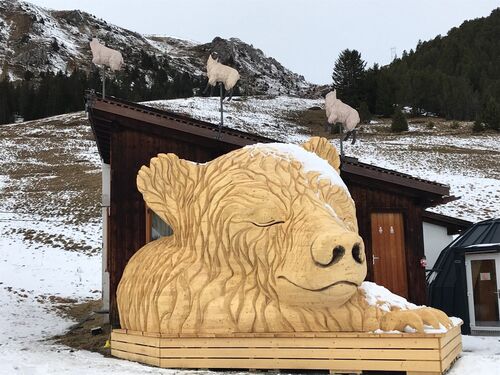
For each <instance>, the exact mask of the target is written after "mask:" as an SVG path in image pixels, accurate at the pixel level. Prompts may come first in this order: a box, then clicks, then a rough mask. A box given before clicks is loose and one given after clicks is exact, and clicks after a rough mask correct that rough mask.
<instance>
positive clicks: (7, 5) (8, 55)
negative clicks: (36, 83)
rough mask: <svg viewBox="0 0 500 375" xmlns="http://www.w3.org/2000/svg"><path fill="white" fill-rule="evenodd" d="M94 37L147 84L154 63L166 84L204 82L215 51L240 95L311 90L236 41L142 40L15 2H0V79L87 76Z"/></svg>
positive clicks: (90, 20) (75, 15) (80, 15)
mask: <svg viewBox="0 0 500 375" xmlns="http://www.w3.org/2000/svg"><path fill="white" fill-rule="evenodd" d="M93 36H97V37H98V38H99V39H100V40H101V41H102V42H104V43H105V44H106V45H108V46H109V47H111V48H114V49H118V50H120V51H121V52H122V54H123V56H124V59H125V62H126V63H127V65H128V66H129V67H136V68H138V69H140V71H141V73H142V74H144V76H145V78H146V82H149V83H151V76H152V74H151V72H150V71H151V70H152V69H154V65H155V64H160V65H162V66H168V68H169V69H168V72H169V73H168V76H169V77H168V79H169V80H171V79H173V77H174V76H175V75H176V74H183V73H188V74H189V75H190V76H191V77H192V78H194V79H198V80H200V81H201V80H204V79H205V78H204V77H205V73H204V72H205V62H206V59H207V57H208V55H209V53H210V52H211V51H214V50H215V51H217V52H219V54H220V55H221V57H222V60H223V62H224V63H226V64H228V65H231V66H234V67H235V68H237V69H238V70H239V71H240V74H241V76H242V79H241V82H240V88H241V90H242V92H243V93H245V94H249V95H250V94H288V95H305V94H307V93H310V92H311V91H312V90H314V86H313V85H311V84H310V83H308V82H307V81H306V80H305V79H304V77H303V76H300V75H298V74H296V73H293V72H291V71H290V70H288V69H286V68H285V67H284V66H283V65H281V64H280V63H279V62H278V61H277V60H275V59H274V58H272V57H267V56H266V55H265V54H264V53H263V52H262V51H261V50H259V49H257V48H254V47H253V46H252V45H249V44H247V43H245V42H243V41H241V40H239V39H235V38H231V39H229V40H225V39H222V38H218V37H216V38H215V39H213V41H212V42H210V43H206V44H197V43H194V42H189V41H185V40H180V39H175V38H170V37H163V36H144V35H141V34H139V33H136V32H133V31H130V30H127V29H124V28H121V27H118V26H115V25H111V24H109V23H107V22H106V21H104V20H102V19H98V18H96V17H95V16H93V15H91V14H88V13H85V12H82V11H79V10H72V11H56V10H49V9H45V8H42V7H39V6H35V5H32V4H30V3H27V2H23V1H18V0H0V77H4V76H6V75H8V76H9V78H10V79H11V80H17V79H22V78H25V77H27V76H31V75H32V74H33V75H34V76H35V77H37V76H38V74H39V73H40V72H45V71H51V72H54V73H56V72H57V71H63V72H66V73H67V74H69V73H71V72H72V71H73V70H75V69H76V68H78V69H81V70H85V71H90V70H91V69H93V67H92V63H91V55H90V49H89V46H88V43H89V39H90V38H91V37H93ZM27 72H30V73H27ZM31 73H32V74H31Z"/></svg>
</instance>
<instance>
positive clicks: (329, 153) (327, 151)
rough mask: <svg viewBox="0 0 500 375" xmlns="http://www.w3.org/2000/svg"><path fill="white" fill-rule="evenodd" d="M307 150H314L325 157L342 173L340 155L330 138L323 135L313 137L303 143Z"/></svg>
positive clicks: (321, 156)
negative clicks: (329, 140) (322, 136)
mask: <svg viewBox="0 0 500 375" xmlns="http://www.w3.org/2000/svg"><path fill="white" fill-rule="evenodd" d="M302 147H303V148H305V149H306V150H307V151H310V152H314V153H315V154H316V155H318V156H319V157H320V158H322V159H325V160H326V161H327V162H328V164H330V165H331V166H332V167H333V168H334V169H335V170H336V171H337V173H340V157H339V153H338V152H337V149H336V148H335V146H333V145H332V144H331V143H330V142H328V139H326V138H321V137H312V138H311V139H310V140H309V141H307V142H306V143H303V144H302Z"/></svg>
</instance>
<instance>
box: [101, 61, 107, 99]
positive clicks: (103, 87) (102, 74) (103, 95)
mask: <svg viewBox="0 0 500 375" xmlns="http://www.w3.org/2000/svg"><path fill="white" fill-rule="evenodd" d="M104 69H105V67H104V65H103V66H102V71H101V79H102V98H103V99H104V98H105V97H106V74H105V70H104Z"/></svg>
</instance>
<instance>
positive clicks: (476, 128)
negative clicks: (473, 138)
mask: <svg viewBox="0 0 500 375" xmlns="http://www.w3.org/2000/svg"><path fill="white" fill-rule="evenodd" d="M483 130H484V124H483V123H482V122H481V121H479V120H476V121H474V125H472V131H473V132H474V133H479V132H482V131H483Z"/></svg>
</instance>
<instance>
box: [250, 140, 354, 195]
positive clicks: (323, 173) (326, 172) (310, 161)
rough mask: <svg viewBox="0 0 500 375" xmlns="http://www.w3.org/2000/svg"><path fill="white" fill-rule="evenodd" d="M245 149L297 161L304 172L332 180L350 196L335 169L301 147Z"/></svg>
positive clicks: (281, 145) (272, 145)
mask: <svg viewBox="0 0 500 375" xmlns="http://www.w3.org/2000/svg"><path fill="white" fill-rule="evenodd" d="M245 149H249V150H259V151H260V152H262V153H265V154H267V155H271V156H273V157H277V158H281V159H285V160H287V161H292V160H296V161H298V162H300V163H301V164H302V167H303V169H304V171H305V172H306V173H307V172H319V173H320V175H319V179H325V180H330V182H331V184H332V185H335V186H340V187H341V188H343V189H344V190H345V191H346V192H347V194H349V196H351V195H350V193H349V190H348V189H347V186H346V185H345V183H344V181H342V178H340V176H339V174H338V173H337V171H336V170H335V169H333V167H332V166H331V165H330V164H329V163H328V162H327V161H326V160H325V159H323V158H321V157H319V156H318V155H316V154H315V153H314V152H310V151H307V150H306V149H304V148H302V147H301V146H297V145H293V144H287V143H257V144H255V145H250V146H245Z"/></svg>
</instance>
